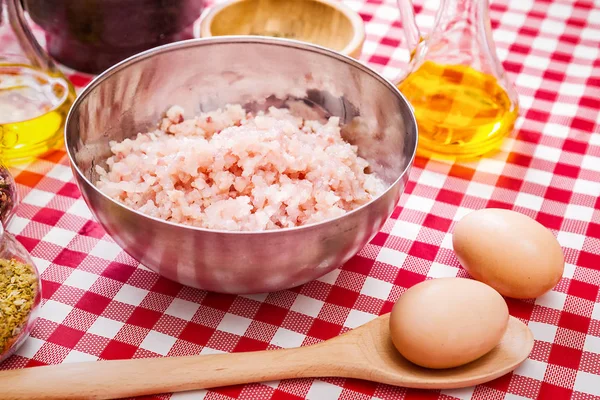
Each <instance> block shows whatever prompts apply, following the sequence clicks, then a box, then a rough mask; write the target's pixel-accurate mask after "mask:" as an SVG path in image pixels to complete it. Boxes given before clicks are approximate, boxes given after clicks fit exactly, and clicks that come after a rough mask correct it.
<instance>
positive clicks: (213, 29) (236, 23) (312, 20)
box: [194, 0, 365, 58]
mask: <svg viewBox="0 0 600 400" xmlns="http://www.w3.org/2000/svg"><path fill="white" fill-rule="evenodd" d="M227 35H255V36H256V35H258V36H275V37H283V38H288V39H295V40H299V41H304V42H309V43H313V44H317V45H320V46H323V47H327V48H329V49H331V50H335V51H337V52H339V53H342V54H345V55H348V56H350V57H353V58H358V57H359V56H360V53H361V51H362V46H363V43H364V40H365V29H364V24H363V21H362V18H361V17H360V15H358V14H357V13H356V12H354V11H353V10H351V9H350V8H348V7H347V6H345V5H343V4H342V2H341V1H337V0H228V1H225V2H223V3H219V4H216V5H215V6H213V7H211V8H210V9H207V10H206V11H205V12H204V13H203V15H202V17H201V18H200V20H199V21H197V22H196V24H195V26H194V36H195V37H203V38H204V37H211V36H227Z"/></svg>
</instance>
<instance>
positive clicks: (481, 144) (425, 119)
mask: <svg viewBox="0 0 600 400" xmlns="http://www.w3.org/2000/svg"><path fill="white" fill-rule="evenodd" d="M440 1H441V4H440V8H439V9H438V12H437V15H436V18H435V24H434V27H433V29H432V31H431V33H430V34H429V35H428V36H427V37H423V36H422V35H421V33H420V31H419V29H418V27H417V24H416V21H415V13H414V9H413V4H412V2H411V0H397V2H398V6H399V8H400V16H401V18H402V24H403V28H404V31H405V35H406V38H407V44H408V47H409V49H410V50H411V59H410V63H409V68H408V70H407V72H406V73H405V75H404V76H403V77H402V78H401V79H399V83H398V84H397V86H398V88H399V89H400V91H401V92H402V93H403V94H404V96H405V97H406V98H407V100H408V101H409V102H410V103H411V104H412V106H413V108H414V111H415V117H416V119H417V124H418V128H419V146H418V153H419V154H420V155H423V156H429V157H437V158H446V159H455V160H456V159H469V158H474V157H478V156H481V155H483V154H486V153H488V152H490V151H492V150H495V149H497V148H498V147H499V146H500V145H501V143H502V141H503V139H504V138H505V137H506V136H508V135H509V134H510V133H511V132H512V130H513V127H514V123H515V120H516V118H517V116H518V110H519V106H518V94H517V92H516V90H515V88H514V86H513V84H512V82H510V80H509V79H508V77H507V75H506V71H505V70H504V68H503V67H502V64H501V62H500V60H499V59H498V56H497V54H496V48H495V44H494V40H493V37H492V30H491V23H490V17H489V2H488V0H440Z"/></svg>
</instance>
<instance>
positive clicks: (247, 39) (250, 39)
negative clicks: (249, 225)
mask: <svg viewBox="0 0 600 400" xmlns="http://www.w3.org/2000/svg"><path fill="white" fill-rule="evenodd" d="M232 43H237V44H239V43H253V44H256V43H259V44H266V45H275V46H282V47H288V48H295V49H299V50H303V51H310V52H314V53H318V54H321V55H325V56H328V57H332V58H335V59H337V60H339V61H342V62H346V63H348V64H351V65H352V66H353V67H355V68H358V69H359V70H361V71H362V72H364V73H367V74H368V75H370V76H371V77H372V78H375V79H376V80H378V81H379V82H381V83H382V84H383V85H385V86H387V87H388V88H389V89H390V90H391V91H392V92H393V94H395V95H396V96H397V97H398V98H399V99H400V100H401V101H402V102H404V103H405V104H406V106H407V109H408V111H409V116H410V121H408V123H410V124H412V126H413V127H414V131H415V145H414V148H413V149H412V154H411V156H410V159H409V160H408V162H407V163H406V166H405V167H404V169H403V170H402V172H401V173H400V175H398V178H396V180H394V182H392V183H391V184H389V185H388V187H387V188H386V189H385V190H384V191H383V192H382V193H380V194H379V195H378V196H376V197H374V198H373V199H372V200H371V201H369V202H367V203H365V204H363V205H361V206H360V207H357V208H355V209H353V210H350V211H347V212H346V213H344V214H342V215H340V216H337V217H334V218H329V219H325V220H323V221H319V222H314V223H310V224H306V225H301V226H295V227H291V228H280V229H269V230H251V231H235V230H231V231H230V230H224V229H209V228H204V227H199V226H193V225H185V224H182V223H178V222H171V221H167V220H165V219H162V218H157V217H153V216H151V215H148V214H144V213H142V212H140V211H138V210H135V209H133V208H131V207H129V206H127V205H125V204H123V203H121V202H119V201H117V200H114V199H113V198H111V197H110V196H108V195H107V194H106V193H104V192H103V191H102V190H100V189H99V188H98V187H97V186H96V185H95V184H94V183H92V182H91V181H90V180H89V179H88V178H87V177H86V176H85V174H84V173H83V172H82V171H81V169H80V168H79V165H77V163H76V162H75V157H74V155H73V154H72V151H71V146H70V140H69V135H68V132H69V125H71V124H73V123H74V122H73V120H74V118H75V117H74V114H75V112H76V110H77V108H78V107H79V105H80V103H82V102H83V101H84V100H85V99H86V98H87V97H88V95H89V94H90V93H91V92H92V91H93V90H94V89H95V88H96V87H98V86H99V85H100V84H101V83H102V82H104V81H105V80H107V79H108V78H109V77H111V76H112V75H113V74H115V73H118V72H119V71H120V70H123V69H125V68H127V67H128V66H130V65H133V64H136V63H137V62H140V61H143V60H146V59H149V58H151V57H152V56H153V55H155V54H158V53H168V52H170V51H176V50H180V49H185V48H189V47H196V46H203V45H211V44H232ZM418 142H419V130H418V125H417V120H416V116H415V113H414V109H413V107H412V105H411V104H410V102H409V101H408V100H407V99H406V97H405V96H404V95H403V94H402V92H400V90H399V89H398V88H397V87H396V86H395V85H394V84H393V83H392V82H391V81H390V80H389V79H387V78H385V77H384V76H382V75H381V74H379V73H377V72H376V71H375V70H374V69H372V68H371V67H369V66H367V65H366V64H364V63H362V62H361V61H358V60H355V59H354V58H352V57H350V56H347V55H344V54H340V53H339V52H336V51H334V50H331V49H328V48H325V47H323V46H319V45H316V44H311V43H306V42H302V41H298V40H293V39H284V38H271V37H263V36H246V35H242V36H215V37H210V38H200V39H188V40H182V41H179V42H173V43H168V44H165V45H162V46H158V47H154V48H152V49H149V50H146V51H143V52H140V53H138V54H135V55H133V56H130V57H128V58H126V59H125V60H123V61H120V62H119V63H117V64H115V65H113V66H112V67H110V68H108V69H107V70H105V71H104V72H102V73H100V74H99V75H98V76H96V77H95V78H94V79H93V80H92V81H91V82H89V83H88V84H87V85H86V86H85V87H84V88H83V90H82V91H81V93H80V94H79V95H78V96H77V98H76V99H75V101H74V102H73V105H72V106H71V108H70V109H69V113H68V114H67V119H66V120H65V128H64V143H65V148H66V153H67V155H68V157H69V162H70V164H71V168H72V169H73V170H74V171H75V173H76V174H77V175H78V176H79V177H80V178H81V179H82V180H83V181H84V182H85V183H86V184H87V185H89V186H90V187H91V188H92V190H93V191H95V192H96V194H97V195H100V196H101V197H103V198H104V199H106V200H108V201H109V202H110V203H112V204H114V205H116V206H117V207H119V208H121V209H124V210H126V211H129V212H131V213H134V214H136V215H137V216H139V217H141V218H147V219H151V220H153V221H155V222H157V223H159V224H167V225H171V226H172V227H174V228H183V229H189V230H192V231H198V232H204V233H212V234H223V233H226V234H235V235H239V236H244V235H256V234H263V235H268V234H271V235H276V234H283V233H285V232H290V231H301V230H310V229H315V228H317V227H319V226H322V225H328V224H335V223H337V222H338V221H340V220H342V219H345V218H348V217H349V216H350V215H353V214H356V213H359V212H361V211H362V210H363V209H365V208H367V207H369V206H370V205H371V204H372V203H374V202H376V201H379V200H380V199H381V198H383V197H384V196H385V195H387V194H388V193H389V192H390V191H391V190H392V188H394V187H395V186H396V185H397V184H398V183H399V182H400V181H401V180H402V179H404V177H405V176H406V175H407V173H408V172H409V171H410V169H411V168H412V166H413V164H414V160H415V157H416V153H417V147H418V144H419V143H418ZM77 184H78V185H79V182H77ZM82 197H83V198H84V201H86V202H87V198H86V197H85V196H82ZM88 207H89V204H88ZM89 208H90V211H91V212H92V214H95V210H93V209H92V208H91V207H89ZM387 218H389V215H388V216H387V217H386V219H387Z"/></svg>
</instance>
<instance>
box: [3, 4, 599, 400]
mask: <svg viewBox="0 0 600 400" xmlns="http://www.w3.org/2000/svg"><path fill="white" fill-rule="evenodd" d="M594 1H596V3H594ZM347 4H348V5H349V6H351V7H352V8H353V9H355V10H357V11H359V12H360V14H361V15H362V17H363V19H364V20H365V22H366V32H367V41H366V43H365V46H364V53H363V56H362V59H363V61H365V62H367V63H368V64H370V65H371V66H372V67H374V68H376V69H377V70H378V71H380V72H381V73H382V74H383V75H385V76H386V77H388V78H390V79H394V78H395V77H396V76H397V75H398V74H399V73H400V72H401V70H402V68H403V66H404V65H405V64H404V63H405V61H406V60H407V59H408V50H407V49H405V48H404V47H403V46H404V44H403V41H402V38H403V34H402V31H401V25H400V23H399V22H398V12H397V8H396V5H395V1H394V0H367V1H366V2H365V1H363V0H351V1H350V0H348V1H347ZM436 8H437V4H436V3H435V1H434V0H431V1H430V0H427V1H426V2H425V3H424V4H423V2H422V1H416V9H417V11H418V13H419V18H418V22H419V23H420V25H421V26H423V27H431V25H432V23H433V16H434V12H435V10H436ZM491 17H492V24H493V27H494V38H495V39H496V44H497V47H498V52H499V55H500V58H501V59H502V61H503V62H504V66H505V68H506V70H507V71H508V74H509V76H510V78H511V79H512V80H513V81H514V82H516V86H517V89H518V92H519V95H520V102H521V110H522V111H521V116H520V118H519V120H518V121H517V124H516V129H515V132H514V133H513V135H512V136H511V137H510V138H508V139H506V140H505V141H504V144H503V146H502V151H501V152H500V153H498V154H496V155H494V156H492V157H487V158H483V159H481V160H479V161H477V162H471V163H458V164H452V163H444V162H435V161H431V160H427V159H424V158H418V159H417V160H416V161H415V165H414V168H413V170H412V173H411V175H410V181H409V184H408V186H407V188H406V192H405V193H404V195H403V196H402V198H401V200H400V203H399V204H398V207H397V208H396V210H395V211H394V213H393V215H392V216H391V218H390V219H389V220H388V221H387V222H386V224H385V226H384V227H383V228H382V230H381V232H380V233H379V234H378V235H377V236H376V237H375V238H374V239H373V240H372V241H371V242H370V243H369V244H368V245H366V246H365V247H364V248H363V249H362V250H361V251H360V253H359V254H358V255H357V256H356V257H354V258H353V259H351V260H350V261H349V262H348V263H347V264H346V265H344V266H343V267H341V268H340V269H337V270H335V271H333V272H331V273H330V274H328V275H326V276H324V277H322V278H321V279H318V280H316V281H314V282H311V283H308V284H306V285H304V286H302V287H298V288H295V289H293V290H288V291H283V292H278V293H269V294H261V295H252V296H231V295H222V294H215V293H206V292H202V291H198V290H194V289H190V288H188V287H184V286H182V285H179V284H177V283H173V282H171V281H168V280H166V279H164V278H161V277H159V276H158V275H157V274H155V273H153V272H151V271H149V270H148V269H146V268H145V267H144V266H142V265H139V264H138V263H137V262H136V261H135V260H133V259H132V258H131V257H129V256H128V255H127V254H125V253H124V252H123V251H122V250H121V249H120V248H119V247H118V246H117V245H116V244H115V243H114V242H113V241H112V240H111V238H110V237H108V236H107V235H106V233H105V232H104V230H103V229H102V228H101V227H100V226H99V225H98V224H97V223H96V222H95V221H94V220H93V219H92V217H91V214H90V212H89V210H88V209H87V207H86V205H85V203H84V202H83V200H82V199H81V198H80V195H79V192H78V190H77V187H76V186H75V184H74V183H73V181H72V176H71V172H70V170H69V167H68V160H67V158H66V156H65V153H64V151H62V150H58V151H56V152H54V153H52V154H50V155H48V156H46V157H44V158H43V159H40V160H38V161H36V162H34V163H31V164H28V165H25V166H21V167H19V168H14V169H13V173H14V174H15V176H16V181H17V183H18V186H19V190H20V191H21V194H22V196H23V203H22V205H21V206H20V208H19V209H18V211H17V214H16V217H15V218H14V220H13V221H12V222H11V224H10V225H9V227H8V230H9V231H10V232H12V233H13V234H15V235H16V237H17V238H18V240H19V241H20V242H21V243H23V245H24V246H25V247H26V248H27V249H28V250H29V251H30V252H31V254H32V255H33V257H34V260H35V262H36V263H37V266H38V267H39V268H40V270H41V272H42V278H43V297H44V305H43V309H42V315H41V318H40V319H39V322H38V324H37V327H36V329H35V330H34V332H33V334H32V337H31V338H30V339H29V340H28V341H27V342H26V344H25V345H24V346H23V347H22V348H21V349H20V350H19V351H18V354H17V355H15V356H13V357H12V358H11V359H9V360H8V361H7V362H6V363H4V364H3V365H2V368H22V367H29V366H35V365H43V364H57V363H63V362H81V361H89V360H98V359H115V358H133V357H150V356H172V355H191V354H210V353H219V352H237V351H248V350H261V349H273V348H278V347H296V346H302V345H309V344H312V343H316V342H319V341H322V340H325V339H328V338H331V337H333V336H336V335H339V334H340V333H343V332H346V331H347V330H349V329H352V328H355V327H357V326H359V325H361V324H363V323H365V322H367V321H369V320H371V319H373V318H375V317H376V316H377V315H379V314H382V313H385V312H388V311H390V309H391V307H392V304H393V303H394V301H395V300H396V299H397V298H398V297H399V296H400V295H401V294H402V293H403V292H404V291H405V290H406V289H407V288H409V287H411V286H412V285H414V284H415V283H417V282H420V281H422V280H424V279H427V278H438V277H446V276H467V274H466V272H465V271H464V270H463V269H461V267H460V265H459V263H458V261H457V259H456V257H455V256H454V254H453V252H452V248H451V232H452V229H453V225H454V223H455V222H456V221H458V220H459V219H460V218H461V217H463V216H464V215H465V214H467V213H468V212H469V211H471V210H475V209H479V208H484V207H502V208H511V209H514V210H516V211H519V212H522V213H524V214H527V215H530V216H531V217H533V218H535V219H537V220H538V221H540V222H541V223H543V224H544V225H545V226H546V227H548V228H549V229H551V230H552V231H553V232H554V234H555V235H556V236H557V238H558V240H559V242H560V243H561V245H562V246H563V249H564V253H565V256H566V268H565V273H564V277H563V279H562V280H561V281H560V283H559V284H558V285H557V286H556V288H555V289H554V290H553V291H552V292H550V293H548V294H546V295H544V296H542V297H540V298H538V299H536V300H535V301H533V300H531V301H517V300H511V299H507V302H508V305H509V309H510V313H511V314H512V315H513V316H515V317H518V318H520V319H521V320H523V321H524V322H526V323H528V324H529V326H530V328H531V329H532V331H533V333H534V336H535V339H536V341H535V346H534V349H533V352H532V353H531V356H530V357H529V359H528V360H527V361H526V362H525V363H524V364H523V365H522V366H521V367H520V368H519V369H517V370H516V371H515V372H514V373H511V374H508V375H506V376H504V377H502V378H499V379H497V380H495V381H493V382H490V383H487V384H483V385H479V386H477V387H471V388H466V389H461V390H448V391H446V390H444V391H417V390H407V389H404V388H397V387H391V386H385V385H378V384H374V383H371V382H363V381H358V380H349V379H319V380H308V379H305V380H291V381H284V382H269V383H264V384H254V385H246V386H236V387H227V388H220V389H215V390H210V391H199V392H192V393H185V394H176V395H173V396H167V395H164V396H159V397H156V398H160V399H166V398H172V399H180V400H181V399H230V398H244V399H269V398H270V399H300V398H308V399H337V398H339V399H369V398H380V399H416V398H428V399H502V398H504V399H522V398H530V399H535V398H538V399H552V400H562V399H568V398H575V399H600V296H599V287H600V112H599V111H600V101H599V100H598V99H600V3H599V2H598V1H597V0H577V1H574V0H555V1H550V0H537V1H535V2H534V1H533V0H519V1H509V0H494V1H493V3H492V5H491ZM9 44H10V43H9ZM3 48H5V47H4V45H3ZM69 74H70V77H71V79H72V80H73V82H74V83H75V84H76V85H78V86H82V85H84V84H86V83H87V82H88V81H89V77H86V76H83V75H81V74H76V73H72V71H69Z"/></svg>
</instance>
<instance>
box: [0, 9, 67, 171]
mask: <svg viewBox="0 0 600 400" xmlns="http://www.w3.org/2000/svg"><path fill="white" fill-rule="evenodd" d="M10 36H12V37H13V38H16V40H14V42H15V43H17V44H18V46H17V47H15V48H6V46H2V48H0V158H1V159H2V160H3V161H4V162H5V163H6V164H9V165H12V164H15V163H19V162H23V161H29V160H30V159H32V158H35V157H38V156H40V155H42V154H44V153H46V152H47V151H49V150H51V149H53V148H54V147H55V146H56V145H59V144H60V143H61V141H62V137H63V128H64V122H65V119H66V116H67V113H68V111H69V108H70V107H71V104H72V103H73V100H74V99H75V96H76V93H75V89H74V87H73V85H72V84H71V83H70V82H69V80H68V79H67V78H66V77H65V76H64V75H63V73H62V72H61V71H60V70H59V68H58V67H57V66H56V64H55V63H54V62H53V61H52V59H51V58H50V57H49V56H48V54H47V53H46V52H45V50H44V49H43V48H42V46H40V44H39V43H38V42H37V41H36V39H35V36H34V35H33V33H32V32H31V30H30V29H29V26H28V24H27V21H26V18H25V13H24V10H23V5H22V2H21V0H0V39H5V40H6V39H7V38H8V37H10Z"/></svg>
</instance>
